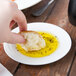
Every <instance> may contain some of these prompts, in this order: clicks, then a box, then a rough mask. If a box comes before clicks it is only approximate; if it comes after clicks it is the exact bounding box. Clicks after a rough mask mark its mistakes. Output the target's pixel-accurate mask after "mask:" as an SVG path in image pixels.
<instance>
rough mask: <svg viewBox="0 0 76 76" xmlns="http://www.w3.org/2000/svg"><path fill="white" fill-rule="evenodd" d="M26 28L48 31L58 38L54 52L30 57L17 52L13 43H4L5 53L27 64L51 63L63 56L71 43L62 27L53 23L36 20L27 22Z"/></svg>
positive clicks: (16, 29)
mask: <svg viewBox="0 0 76 76" xmlns="http://www.w3.org/2000/svg"><path fill="white" fill-rule="evenodd" d="M28 30H33V31H47V32H49V33H52V34H53V35H55V36H57V38H58V40H59V47H58V49H57V50H56V51H55V52H54V53H52V54H51V55H49V56H46V57H41V58H31V57H27V56H24V55H22V54H21V53H20V52H18V51H17V50H16V48H15V45H13V44H8V43H4V50H5V52H6V54H7V55H8V56H9V57H10V58H12V59H13V60H15V61H17V62H20V63H23V64H28V65H44V64H49V63H53V62H55V61H57V60H59V59H61V58H63V57H64V56H65V55H66V54H67V53H68V52H69V51H70V48H71V44H72V42H71V38H70V36H69V35H68V33H67V32H66V31H65V30H63V29H62V28H60V27H58V26H56V25H53V24H49V23H42V22H38V23H29V24H28ZM13 32H16V33H18V32H19V28H15V29H14V30H13Z"/></svg>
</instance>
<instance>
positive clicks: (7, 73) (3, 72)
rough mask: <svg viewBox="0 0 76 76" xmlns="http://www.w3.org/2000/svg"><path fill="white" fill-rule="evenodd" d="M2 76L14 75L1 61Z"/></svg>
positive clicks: (0, 73) (0, 71) (0, 72)
mask: <svg viewBox="0 0 76 76" xmlns="http://www.w3.org/2000/svg"><path fill="white" fill-rule="evenodd" d="M0 76H13V75H12V74H11V73H10V72H9V71H8V70H7V69H6V68H5V67H4V66H3V65H2V64H1V63H0Z"/></svg>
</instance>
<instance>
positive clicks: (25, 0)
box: [14, 0, 41, 10]
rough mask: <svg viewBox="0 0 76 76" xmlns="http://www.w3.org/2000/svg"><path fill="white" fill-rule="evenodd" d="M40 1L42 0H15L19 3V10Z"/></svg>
mask: <svg viewBox="0 0 76 76" xmlns="http://www.w3.org/2000/svg"><path fill="white" fill-rule="evenodd" d="M40 1H41V0H15V1H14V2H16V3H17V5H18V9H19V10H23V9H26V8H29V7H31V6H33V5H35V4H37V3H39V2H40Z"/></svg>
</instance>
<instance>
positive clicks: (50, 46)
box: [16, 32, 59, 58]
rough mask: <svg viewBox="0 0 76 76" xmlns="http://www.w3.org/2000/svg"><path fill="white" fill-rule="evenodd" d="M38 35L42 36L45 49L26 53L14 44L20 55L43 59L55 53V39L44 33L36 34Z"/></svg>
mask: <svg viewBox="0 0 76 76" xmlns="http://www.w3.org/2000/svg"><path fill="white" fill-rule="evenodd" d="M38 33H39V34H41V35H42V37H43V39H44V40H45V42H46V47H45V48H42V49H41V50H38V51H32V52H26V50H24V49H23V48H22V47H21V45H20V44H16V48H17V50H18V51H19V52H20V53H21V54H23V55H25V56H28V57H33V58H39V57H45V56H48V55H50V54H52V53H53V52H55V51H56V49H57V48H58V45H59V42H58V39H57V37H55V36H54V35H52V34H50V33H46V32H38Z"/></svg>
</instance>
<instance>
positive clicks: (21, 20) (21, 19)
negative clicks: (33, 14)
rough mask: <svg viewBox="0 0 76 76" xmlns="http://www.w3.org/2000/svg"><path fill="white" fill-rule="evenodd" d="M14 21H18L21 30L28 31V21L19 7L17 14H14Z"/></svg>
mask: <svg viewBox="0 0 76 76" xmlns="http://www.w3.org/2000/svg"><path fill="white" fill-rule="evenodd" d="M14 21H15V22H17V24H18V26H19V28H20V31H26V30H27V21H26V17H25V15H24V14H23V13H22V11H20V10H19V9H18V8H16V11H15V15H14Z"/></svg>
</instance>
